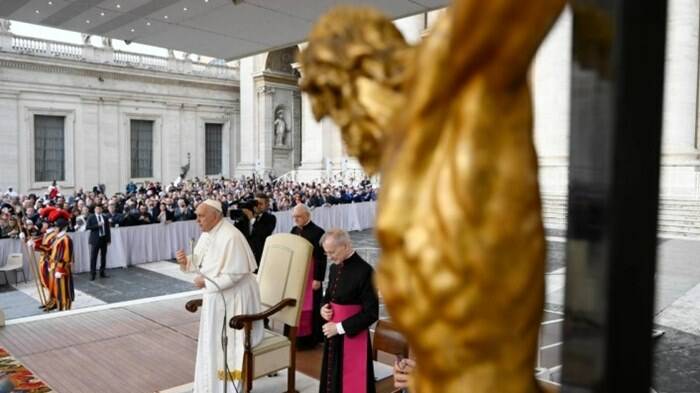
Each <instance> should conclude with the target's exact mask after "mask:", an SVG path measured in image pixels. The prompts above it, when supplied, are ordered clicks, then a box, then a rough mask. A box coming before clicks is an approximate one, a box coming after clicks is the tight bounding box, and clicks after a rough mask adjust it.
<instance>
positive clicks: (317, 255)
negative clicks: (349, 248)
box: [292, 204, 327, 349]
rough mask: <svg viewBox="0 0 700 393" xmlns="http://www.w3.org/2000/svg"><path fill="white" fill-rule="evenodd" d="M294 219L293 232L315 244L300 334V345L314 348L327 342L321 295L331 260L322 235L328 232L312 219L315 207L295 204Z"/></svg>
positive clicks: (298, 338) (300, 347) (298, 341)
mask: <svg viewBox="0 0 700 393" xmlns="http://www.w3.org/2000/svg"><path fill="white" fill-rule="evenodd" d="M292 219H293V220H294V228H292V234H294V235H299V236H301V237H303V238H304V239H306V240H308V241H309V243H311V244H312V245H313V246H314V252H313V255H312V257H311V269H309V276H308V278H307V283H306V292H305V294H304V303H303V305H302V308H301V317H300V319H299V332H298V337H297V348H299V349H307V348H309V349H310V348H314V347H315V346H316V345H317V344H319V343H321V342H323V334H322V333H321V295H322V293H323V287H322V283H323V280H324V279H325V278H326V265H327V261H326V253H325V252H324V251H323V247H321V237H323V234H324V233H325V231H324V230H323V229H322V228H321V227H319V226H318V225H316V224H315V223H314V222H313V221H311V210H310V209H309V207H308V206H306V205H304V204H299V205H296V206H294V209H293V210H292Z"/></svg>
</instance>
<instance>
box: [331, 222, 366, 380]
mask: <svg viewBox="0 0 700 393" xmlns="http://www.w3.org/2000/svg"><path fill="white" fill-rule="evenodd" d="M321 245H322V246H323V249H324V251H325V252H326V255H327V256H328V258H330V259H331V260H332V261H333V264H332V265H331V270H330V273H329V284H328V286H329V287H328V290H327V291H326V294H325V296H324V297H323V301H322V305H323V306H322V307H321V317H322V318H323V319H325V320H326V321H327V322H326V323H325V324H324V325H323V328H322V329H323V334H324V335H325V336H326V342H325V345H324V347H323V363H322V366H321V381H320V382H321V384H320V389H319V392H320V393H374V392H375V390H374V372H373V369H372V344H371V341H370V337H369V327H370V325H372V324H373V323H374V322H376V321H377V319H378V316H379V299H378V297H377V291H376V290H375V288H374V285H373V281H372V278H373V276H374V270H373V269H372V267H371V266H370V265H369V264H368V263H367V262H365V261H364V260H363V259H362V258H360V256H359V255H357V253H356V252H355V250H353V248H352V242H351V240H350V236H349V235H348V233H347V232H345V231H343V230H342V229H332V230H329V231H328V232H326V234H325V235H323V238H322V239H321Z"/></svg>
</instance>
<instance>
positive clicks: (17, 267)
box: [0, 253, 27, 285]
mask: <svg viewBox="0 0 700 393" xmlns="http://www.w3.org/2000/svg"><path fill="white" fill-rule="evenodd" d="M13 270H14V272H15V283H18V282H19V278H18V275H17V272H22V278H24V282H25V283H26V282H27V277H26V276H25V275H24V261H23V258H22V254H20V253H15V254H10V255H8V256H7V263H5V266H0V272H2V274H3V275H4V276H5V282H6V283H7V285H10V280H8V279H7V272H11V271H13Z"/></svg>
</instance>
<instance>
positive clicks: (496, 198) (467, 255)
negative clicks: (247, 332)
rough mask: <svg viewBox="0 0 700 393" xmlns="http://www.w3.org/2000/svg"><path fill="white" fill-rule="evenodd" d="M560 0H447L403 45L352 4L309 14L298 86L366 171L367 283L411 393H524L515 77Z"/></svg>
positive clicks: (525, 247) (525, 255) (534, 242)
mask: <svg viewBox="0 0 700 393" xmlns="http://www.w3.org/2000/svg"><path fill="white" fill-rule="evenodd" d="M564 3H565V2H564V1H563V0H536V1H512V0H489V1H482V0H457V1H455V3H454V4H453V6H452V8H451V9H449V10H448V12H446V13H445V14H444V15H442V17H441V18H440V19H439V20H438V21H437V22H436V25H435V26H434V27H433V30H432V31H431V33H430V34H429V35H428V36H427V38H425V39H424V40H423V41H422V42H421V43H420V44H419V45H418V46H415V47H412V46H409V45H408V44H407V43H406V42H405V41H404V39H403V38H402V36H401V34H400V32H399V31H398V30H397V29H396V27H395V26H394V25H393V23H392V22H391V21H390V20H389V19H387V18H386V17H384V16H382V15H381V14H380V13H378V12H376V11H373V10H371V9H366V8H338V9H336V10H333V11H331V12H329V13H328V14H326V15H325V16H323V17H322V18H321V19H320V21H319V22H318V23H317V25H316V26H315V27H314V29H313V31H312V32H311V34H310V36H309V45H308V47H307V48H306V49H305V50H304V51H303V52H302V53H301V55H300V62H301V66H302V68H303V70H304V72H303V74H304V76H303V79H302V81H301V88H302V90H303V91H305V92H306V93H308V94H309V97H310V100H311V105H312V108H313V113H314V115H315V116H316V118H317V119H321V118H323V117H325V116H330V117H331V118H332V119H333V120H334V121H335V122H336V123H337V124H338V126H339V127H340V129H341V132H342V136H343V140H344V142H345V144H346V147H347V149H348V152H349V153H350V154H352V155H354V156H356V157H357V158H358V159H359V161H360V162H361V163H362V165H363V166H364V168H365V169H366V170H367V171H368V172H370V173H374V172H376V171H378V170H379V171H380V172H381V173H382V182H383V184H382V188H381V192H380V196H379V208H378V210H377V212H378V215H377V227H376V229H377V236H378V239H379V242H380V244H381V247H382V259H381V262H380V264H379V268H378V275H377V284H378V287H379V290H380V291H381V293H382V295H383V296H384V300H385V303H386V305H387V307H388V309H389V312H390V314H391V316H392V318H393V320H394V321H395V323H396V324H397V326H398V327H399V328H400V329H401V330H402V331H403V332H404V333H405V334H406V336H407V338H408V340H409V342H410V344H411V347H412V350H413V351H414V353H415V356H416V361H417V363H418V369H417V370H416V372H415V375H414V380H413V388H414V389H416V391H418V392H421V393H422V392H430V393H432V392H435V393H437V392H440V393H445V392H460V393H464V392H499V393H521V392H522V393H526V392H537V391H539V387H538V385H537V383H536V382H535V379H534V376H533V374H534V372H533V368H534V363H535V356H536V350H537V338H538V330H539V327H540V320H541V316H542V307H543V301H544V264H545V260H544V257H545V241H544V229H543V225H542V218H541V203H540V196H539V189H538V179H537V157H536V153H535V148H534V142H533V136H532V123H533V119H532V102H531V98H530V89H529V87H528V82H527V73H528V69H529V66H530V63H531V61H532V59H533V57H534V55H535V52H536V50H537V48H538V46H539V45H540V43H541V42H542V40H543V39H544V37H545V35H546V34H547V32H548V31H549V29H550V27H551V25H552V24H553V22H554V21H555V19H556V17H557V15H558V14H559V13H560V12H561V10H562V8H563V7H564Z"/></svg>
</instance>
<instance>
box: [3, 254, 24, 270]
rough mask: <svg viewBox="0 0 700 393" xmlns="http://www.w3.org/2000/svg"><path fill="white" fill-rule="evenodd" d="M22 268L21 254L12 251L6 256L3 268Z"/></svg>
mask: <svg viewBox="0 0 700 393" xmlns="http://www.w3.org/2000/svg"><path fill="white" fill-rule="evenodd" d="M21 268H22V254H20V253H13V254H10V255H8V256H7V263H6V264H5V270H15V269H21Z"/></svg>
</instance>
